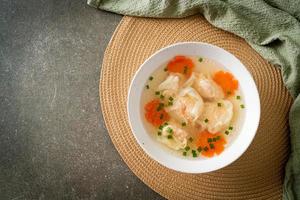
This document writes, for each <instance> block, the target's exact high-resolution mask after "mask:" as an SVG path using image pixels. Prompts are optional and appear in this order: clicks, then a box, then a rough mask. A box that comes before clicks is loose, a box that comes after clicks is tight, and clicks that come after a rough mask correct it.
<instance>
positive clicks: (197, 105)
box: [166, 87, 204, 123]
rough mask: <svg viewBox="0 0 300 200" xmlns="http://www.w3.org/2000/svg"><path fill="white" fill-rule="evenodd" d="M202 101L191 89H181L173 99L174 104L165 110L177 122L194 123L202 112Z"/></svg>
mask: <svg viewBox="0 0 300 200" xmlns="http://www.w3.org/2000/svg"><path fill="white" fill-rule="evenodd" d="M203 105H204V103H203V100H202V98H201V96H200V95H199V94H198V93H197V91H196V90H195V89H193V88H191V87H187V88H183V89H181V90H180V91H179V94H178V95H177V96H176V97H175V100H174V104H173V105H172V106H171V107H168V108H167V109H166V110H167V112H169V114H170V115H171V116H172V117H174V118H175V119H176V120H177V121H179V122H181V123H182V122H185V123H189V122H191V123H194V122H195V121H196V120H197V119H198V118H199V117H200V115H201V113H202V111H203Z"/></svg>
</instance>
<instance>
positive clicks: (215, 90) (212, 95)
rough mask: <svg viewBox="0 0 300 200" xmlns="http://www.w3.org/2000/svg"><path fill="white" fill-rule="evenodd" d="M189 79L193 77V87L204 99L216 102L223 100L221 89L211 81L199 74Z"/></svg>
mask: <svg viewBox="0 0 300 200" xmlns="http://www.w3.org/2000/svg"><path fill="white" fill-rule="evenodd" d="M191 77H193V87H194V88H195V89H196V90H197V91H198V92H199V94H200V95H201V97H203V98H204V99H207V100H217V99H222V98H224V93H223V90H222V88H221V87H220V86H219V85H218V84H217V83H215V82H214V81H213V80H212V79H210V78H208V77H206V76H205V75H204V74H201V73H193V74H192V76H191ZM187 82H188V81H187Z"/></svg>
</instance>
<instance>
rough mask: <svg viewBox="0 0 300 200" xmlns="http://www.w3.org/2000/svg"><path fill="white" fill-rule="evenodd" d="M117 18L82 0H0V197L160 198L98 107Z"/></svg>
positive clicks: (118, 19) (15, 198)
mask: <svg viewBox="0 0 300 200" xmlns="http://www.w3.org/2000/svg"><path fill="white" fill-rule="evenodd" d="M120 19H121V16H119V15H115V14H112V13H108V12H103V11H98V10H96V9H93V8H91V7H89V6H87V5H86V1H85V0H76V1H75V0H64V1H61V0H56V1H55V0H48V1H47V0H40V1H39V0H26V1H24V0H23V1H22V0H19V1H12V0H1V1H0V113H1V114H0V199H14V200H17V199H161V197H160V196H159V195H158V194H156V193H155V192H154V191H152V190H151V189H150V188H148V187H147V186H146V185H145V184H143V183H142V182H141V181H140V180H139V179H138V178H137V177H136V176H135V175H134V174H133V173H132V172H131V171H130V170H129V169H128V167H127V166H126V165H125V164H124V162H123V161H122V159H121V157H120V156H119V154H118V153H117V152H116V150H115V148H114V147H113V145H112V142H111V140H110V138H109V136H108V134H107V131H106V128H105V125H104V123H103V118H102V114H101V110H100V105H99V95H98V84H99V74H100V68H101V62H102V58H103V53H104V50H105V47H106V46H107V44H108V42H109V40H110V37H111V35H112V33H113V31H114V29H115V28H116V26H117V24H118V23H119V21H120Z"/></svg>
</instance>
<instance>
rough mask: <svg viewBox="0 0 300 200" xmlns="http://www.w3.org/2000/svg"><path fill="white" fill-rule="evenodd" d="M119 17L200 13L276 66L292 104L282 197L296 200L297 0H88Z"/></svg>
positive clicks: (299, 144) (299, 169)
mask: <svg viewBox="0 0 300 200" xmlns="http://www.w3.org/2000/svg"><path fill="white" fill-rule="evenodd" d="M88 4H89V5H90V6H93V7H95V8H98V9H102V10H106V11H111V12H115V13H118V14H122V15H130V16H143V17H155V18H181V17H186V16H190V15H195V14H198V13H201V14H203V15H204V17H205V18H206V19H207V20H208V21H209V22H210V23H211V24H212V25H214V26H216V27H218V28H220V29H223V30H226V31H229V32H232V33H234V34H236V35H238V36H240V37H242V38H244V39H245V40H246V41H247V42H248V43H249V44H250V45H251V46H252V47H253V48H254V49H255V50H256V51H257V52H258V53H259V54H260V55H261V56H262V57H264V58H265V59H267V60H268V61H269V62H270V63H272V64H275V65H276V66H279V67H280V68H281V71H282V77H283V80H284V83H285V85H286V87H287V88H288V89H289V91H290V93H291V95H292V96H293V97H294V99H295V101H294V103H293V106H292V107H291V110H290V114H289V124H290V131H291V134H290V141H291V154H290V158H289V160H288V163H287V165H286V174H285V180H284V190H283V191H284V192H283V199H286V200H293V199H300V95H299V92H300V1H299V0H239V1H236V0H215V1H209V0H88Z"/></svg>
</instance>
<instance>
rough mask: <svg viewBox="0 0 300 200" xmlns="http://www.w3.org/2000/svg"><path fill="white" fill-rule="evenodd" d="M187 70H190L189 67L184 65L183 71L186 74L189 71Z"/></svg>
mask: <svg viewBox="0 0 300 200" xmlns="http://www.w3.org/2000/svg"><path fill="white" fill-rule="evenodd" d="M187 70H188V67H187V66H184V69H183V73H184V74H186V73H187Z"/></svg>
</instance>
